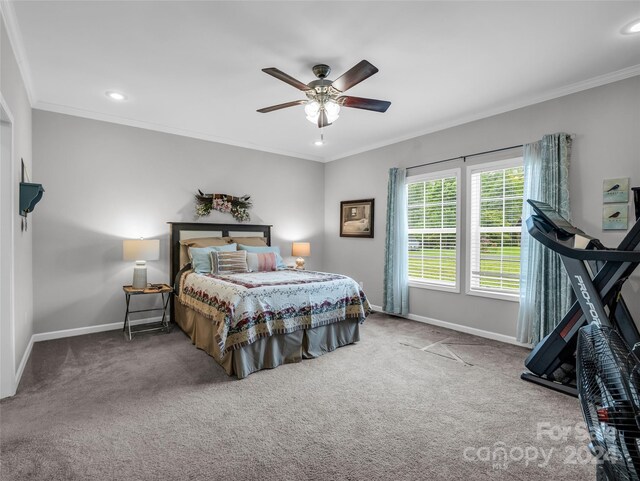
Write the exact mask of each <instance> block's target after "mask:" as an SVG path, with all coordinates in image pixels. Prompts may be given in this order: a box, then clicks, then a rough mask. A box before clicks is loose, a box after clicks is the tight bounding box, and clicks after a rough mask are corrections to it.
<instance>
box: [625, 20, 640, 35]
mask: <svg viewBox="0 0 640 481" xmlns="http://www.w3.org/2000/svg"><path fill="white" fill-rule="evenodd" d="M622 33H624V34H625V35H633V34H634V33H640V19H636V20H634V21H633V22H631V23H628V24H626V25H625V26H624V28H623V29H622Z"/></svg>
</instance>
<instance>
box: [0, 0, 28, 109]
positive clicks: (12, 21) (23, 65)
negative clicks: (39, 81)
mask: <svg viewBox="0 0 640 481" xmlns="http://www.w3.org/2000/svg"><path fill="white" fill-rule="evenodd" d="M0 16H1V17H2V18H3V20H4V24H5V26H6V28H7V36H8V37H9V43H11V48H12V49H13V55H14V56H15V57H16V62H17V64H18V70H20V75H22V83H23V84H24V89H25V90H26V91H27V97H28V99H29V104H30V105H31V107H33V106H34V104H35V103H36V99H37V96H36V92H35V89H34V87H33V77H32V76H31V69H30V68H29V62H28V61H27V54H26V52H25V49H24V43H23V41H22V33H21V31H20V27H19V25H18V18H17V17H16V12H15V10H14V8H13V3H12V2H10V1H9V0H0Z"/></svg>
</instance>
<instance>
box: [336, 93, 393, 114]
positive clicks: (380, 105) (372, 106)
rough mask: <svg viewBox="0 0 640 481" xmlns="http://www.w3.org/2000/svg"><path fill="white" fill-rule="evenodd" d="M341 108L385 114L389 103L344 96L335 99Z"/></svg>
mask: <svg viewBox="0 0 640 481" xmlns="http://www.w3.org/2000/svg"><path fill="white" fill-rule="evenodd" d="M336 100H337V101H338V103H339V104H340V105H342V106H343V107H351V108H353V109H363V110H373V111H375V112H386V111H387V109H388V108H389V105H391V102H387V101H386V100H376V99H365V98H362V97H350V96H347V95H344V96H342V97H338V98H337V99H336Z"/></svg>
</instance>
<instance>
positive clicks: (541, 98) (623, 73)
mask: <svg viewBox="0 0 640 481" xmlns="http://www.w3.org/2000/svg"><path fill="white" fill-rule="evenodd" d="M638 75H640V65H633V66H631V67H627V68H623V69H621V70H616V71H615V72H610V73H606V74H604V75H599V76H597V77H592V78H590V79H587V80H582V81H580V82H576V83H573V84H570V85H566V86H564V87H559V88H557V89H551V90H548V91H546V92H543V93H541V94H538V95H532V96H530V97H525V98H523V99H519V100H518V101H516V102H510V103H506V104H504V105H502V106H500V107H497V108H494V109H488V110H484V111H481V112H478V113H474V114H473V115H467V116H462V117H458V118H456V119H453V120H449V121H447V122H443V123H439V124H433V125H431V126H430V127H427V128H426V129H422V130H418V131H414V132H412V133H410V134H406V135H403V136H400V137H394V138H393V139H389V140H385V141H384V142H378V143H376V144H371V145H369V146H367V147H366V148H363V149H356V150H352V151H349V152H347V153H345V154H342V155H339V156H336V157H333V158H330V159H326V160H325V162H332V161H334V160H340V159H344V158H346V157H351V156H353V155H357V154H362V153H364V152H370V151H371V150H375V149H380V148H382V147H387V146H389V145H393V144H397V143H399V142H404V141H405V140H410V139H415V138H416V137H421V136H423V135H427V134H432V133H434V132H439V131H441V130H445V129H449V128H451V127H457V126H458V125H463V124H467V123H469V122H474V121H476V120H481V119H486V118H488V117H493V116H494V115H499V114H503V113H506V112H511V111H513V110H517V109H521V108H523V107H529V106H531V105H535V104H539V103H542V102H546V101H548V100H553V99H557V98H560V97H565V96H567V95H571V94H575V93H578V92H582V91H584V90H589V89H592V88H595V87H601V86H602V85H607V84H610V83H613V82H618V81H620V80H624V79H627V78H631V77H635V76H638Z"/></svg>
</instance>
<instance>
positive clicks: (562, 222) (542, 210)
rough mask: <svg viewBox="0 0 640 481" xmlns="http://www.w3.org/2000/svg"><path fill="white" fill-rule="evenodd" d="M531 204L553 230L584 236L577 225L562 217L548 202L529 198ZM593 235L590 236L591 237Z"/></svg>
mask: <svg viewBox="0 0 640 481" xmlns="http://www.w3.org/2000/svg"><path fill="white" fill-rule="evenodd" d="M527 202H528V203H529V205H530V206H531V207H532V208H533V210H534V212H535V214H536V215H537V216H539V217H541V218H542V219H543V220H544V221H545V222H546V223H547V224H549V226H551V228H553V230H555V231H556V232H558V233H559V234H560V235H562V236H563V237H571V236H574V235H576V234H578V235H581V236H584V235H585V233H584V232H582V231H581V230H580V229H578V228H577V227H575V226H573V225H572V224H571V223H570V222H569V221H568V220H567V219H565V218H564V217H562V216H561V215H560V214H558V212H557V211H556V210H555V209H554V208H553V207H551V206H550V205H549V204H547V203H546V202H541V201H539V200H533V199H527ZM590 238H591V237H589V239H590Z"/></svg>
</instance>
